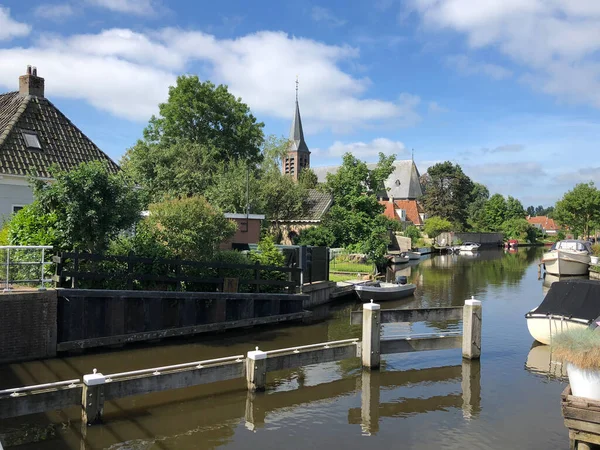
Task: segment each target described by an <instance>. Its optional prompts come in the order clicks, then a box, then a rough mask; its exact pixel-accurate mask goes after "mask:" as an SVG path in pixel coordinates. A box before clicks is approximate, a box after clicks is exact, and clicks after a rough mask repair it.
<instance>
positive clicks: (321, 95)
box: [0, 0, 600, 206]
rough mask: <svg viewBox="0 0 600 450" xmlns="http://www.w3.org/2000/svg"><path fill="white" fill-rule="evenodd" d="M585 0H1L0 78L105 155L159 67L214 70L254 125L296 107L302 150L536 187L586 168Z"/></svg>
mask: <svg viewBox="0 0 600 450" xmlns="http://www.w3.org/2000/svg"><path fill="white" fill-rule="evenodd" d="M598 30H600V2H598V1H597V0H502V1H498V0H405V1H397V0H375V1H374V2H373V1H371V2H367V1H337V0H336V1H312V2H310V1H297V2H275V1H271V2H266V1H255V2H247V1H238V0H230V1H227V2H208V1H204V2H196V1H191V0H180V1H166V0H162V1H160V0H77V1H75V0H73V1H69V0H62V1H61V0H49V1H48V2H23V1H12V0H0V92H1V91H10V90H15V89H16V88H17V86H18V76H19V75H21V74H23V73H24V71H25V67H26V65H27V64H31V65H35V66H37V67H38V73H39V75H41V76H43V77H45V78H46V93H47V96H48V97H49V98H50V99H51V100H52V101H53V102H54V103H55V104H56V105H57V106H59V107H60V108H61V109H62V110H63V111H64V112H65V113H66V114H67V115H68V116H69V117H70V118H71V120H73V122H75V123H76V124H77V125H78V126H79V127H80V128H81V129H82V130H83V131H84V132H85V133H86V134H87V135H88V136H89V137H91V138H92V139H93V140H94V142H96V143H97V144H98V145H99V146H100V147H101V148H102V149H103V150H104V151H106V152H107V153H108V154H109V155H110V156H111V157H112V158H113V159H115V160H117V161H118V160H119V158H120V157H121V156H122V155H123V153H124V152H125V150H126V149H127V148H128V147H130V146H131V145H132V144H134V143H135V141H136V140H137V139H138V138H139V137H140V136H141V131H142V129H143V128H144V126H145V124H146V123H147V121H148V118H149V117H150V116H151V115H152V114H153V113H155V112H156V110H157V104H158V103H159V102H161V101H164V100H165V99H166V94H167V89H168V86H169V85H170V84H173V82H174V80H175V77H176V76H177V75H179V74H183V73H195V74H198V75H199V76H200V77H201V78H202V79H210V80H211V81H214V82H216V83H225V84H227V85H228V86H229V88H230V90H231V91H232V92H233V93H234V94H236V95H238V96H241V97H242V99H243V100H244V101H245V102H246V103H248V104H249V105H250V107H251V109H252V111H253V112H254V114H255V116H256V117H257V118H258V119H259V120H261V121H263V122H264V123H265V125H266V126H265V131H266V132H267V133H269V134H276V135H287V133H288V130H289V126H290V122H291V118H292V113H293V109H294V82H295V78H296V76H298V77H299V80H300V108H301V112H302V117H303V121H304V131H305V135H306V139H307V143H308V146H309V148H310V149H311V151H312V152H313V154H312V164H313V165H314V166H319V165H330V164H335V163H337V162H339V160H340V156H341V155H342V154H343V153H344V152H345V151H352V152H353V153H355V154H356V155H357V156H358V157H360V158H362V159H364V160H367V161H374V160H375V159H376V157H377V156H376V155H377V153H378V152H379V151H384V152H385V153H395V154H396V155H397V157H398V158H399V159H408V158H410V155H411V149H414V154H415V161H416V163H417V166H418V167H419V169H420V171H421V172H422V173H424V172H425V171H426V169H427V167H428V166H430V165H431V164H433V163H435V162H439V161H445V160H450V161H453V162H455V163H458V164H460V165H461V166H462V167H463V169H464V171H465V172H466V173H467V174H468V175H469V176H470V177H471V178H473V179H474V180H475V181H478V182H482V183H484V184H486V185H487V186H488V187H489V188H490V191H491V192H492V193H495V192H499V193H501V194H504V195H513V196H515V197H517V198H519V199H521V201H522V202H523V204H524V205H525V206H527V205H529V204H534V205H538V204H543V205H550V204H553V203H554V202H555V201H556V200H557V199H558V198H560V197H561V196H562V194H563V193H564V192H565V191H567V190H569V189H571V188H572V187H573V186H574V184H575V183H578V182H585V181H590V180H592V181H596V182H599V181H600V162H599V157H598V151H597V149H596V146H597V142H598V141H599V140H600V139H599V137H600V126H599V125H600V114H599V108H600V61H599V60H598V50H600V32H599V31H598Z"/></svg>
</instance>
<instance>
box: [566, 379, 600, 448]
mask: <svg viewBox="0 0 600 450" xmlns="http://www.w3.org/2000/svg"><path fill="white" fill-rule="evenodd" d="M561 407H562V413H563V417H564V418H565V426H566V427H567V428H568V429H569V442H570V447H569V448H570V449H571V450H591V449H594V448H600V401H597V400H591V399H589V398H584V397H576V396H574V395H571V385H567V387H566V388H565V390H564V391H563V393H562V395H561Z"/></svg>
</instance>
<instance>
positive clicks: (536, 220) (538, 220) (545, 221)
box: [527, 216, 560, 230]
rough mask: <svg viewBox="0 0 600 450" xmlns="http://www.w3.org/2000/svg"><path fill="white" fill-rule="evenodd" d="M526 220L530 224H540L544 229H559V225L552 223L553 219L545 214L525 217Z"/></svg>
mask: <svg viewBox="0 0 600 450" xmlns="http://www.w3.org/2000/svg"><path fill="white" fill-rule="evenodd" d="M527 222H529V223H530V224H531V225H540V226H541V227H542V228H543V229H544V230H560V227H559V226H558V225H556V223H554V219H550V218H549V217H547V216H536V217H527Z"/></svg>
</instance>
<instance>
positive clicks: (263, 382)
mask: <svg viewBox="0 0 600 450" xmlns="http://www.w3.org/2000/svg"><path fill="white" fill-rule="evenodd" d="M246 381H247V384H248V390H249V391H250V392H256V391H264V390H265V388H266V386H267V354H266V353H265V352H262V351H260V350H259V349H258V347H256V350H253V351H251V352H248V357H247V358H246Z"/></svg>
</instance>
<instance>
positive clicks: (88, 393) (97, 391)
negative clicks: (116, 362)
mask: <svg viewBox="0 0 600 450" xmlns="http://www.w3.org/2000/svg"><path fill="white" fill-rule="evenodd" d="M105 383H106V378H105V377H104V375H102V374H101V373H98V372H96V369H94V373H93V374H90V375H84V376H83V389H82V392H81V415H82V416H81V420H82V422H83V423H87V424H88V425H93V424H95V423H99V422H101V421H102V414H103V413H104V384H105Z"/></svg>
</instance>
